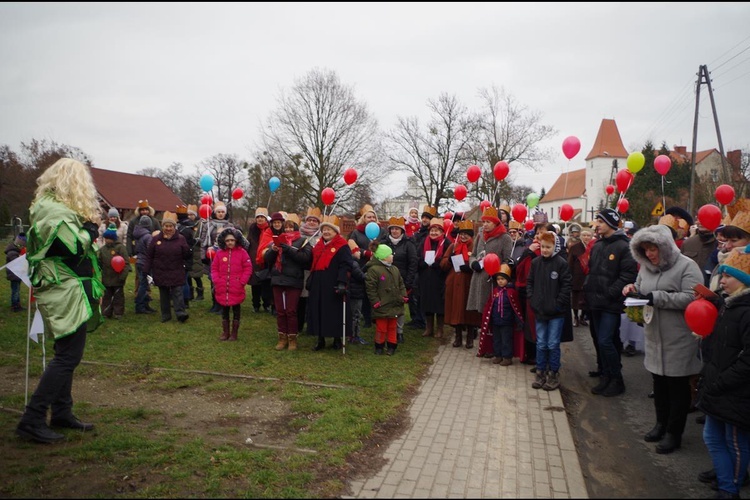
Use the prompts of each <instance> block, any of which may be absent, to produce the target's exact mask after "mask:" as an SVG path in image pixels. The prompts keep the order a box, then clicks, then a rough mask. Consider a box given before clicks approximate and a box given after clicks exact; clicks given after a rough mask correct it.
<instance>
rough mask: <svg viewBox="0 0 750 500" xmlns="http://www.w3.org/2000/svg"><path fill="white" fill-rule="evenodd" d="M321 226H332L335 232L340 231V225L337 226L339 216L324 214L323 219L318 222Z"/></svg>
mask: <svg viewBox="0 0 750 500" xmlns="http://www.w3.org/2000/svg"><path fill="white" fill-rule="evenodd" d="M320 225H321V226H332V227H333V229H335V230H336V232H337V233H340V232H341V226H339V218H338V216H336V215H324V216H323V220H322V221H321V223H320Z"/></svg>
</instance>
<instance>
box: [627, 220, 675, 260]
mask: <svg viewBox="0 0 750 500" xmlns="http://www.w3.org/2000/svg"><path fill="white" fill-rule="evenodd" d="M643 243H653V244H654V245H656V246H657V247H659V265H658V266H654V265H653V264H652V263H651V261H650V260H648V258H646V251H645V250H644V249H643V248H641V244H643ZM630 252H631V253H632V254H633V258H634V259H635V260H636V262H638V264H640V265H641V266H643V267H646V268H647V269H649V270H650V271H652V272H659V271H666V270H667V269H669V268H670V267H672V266H673V265H675V263H676V262H677V261H678V260H679V258H680V255H682V254H681V253H680V249H679V248H678V247H677V244H676V243H675V242H674V239H673V238H672V231H671V230H670V229H669V227H667V226H665V225H663V224H654V225H652V226H648V227H645V228H643V229H641V230H639V231H638V232H637V233H635V234H634V235H633V237H632V238H631V240H630Z"/></svg>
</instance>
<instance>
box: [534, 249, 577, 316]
mask: <svg viewBox="0 0 750 500" xmlns="http://www.w3.org/2000/svg"><path fill="white" fill-rule="evenodd" d="M571 282H572V276H571V274H570V268H569V267H568V262H567V261H566V260H565V258H564V257H562V256H561V255H560V254H559V253H558V254H555V255H552V256H551V257H542V256H541V255H539V256H537V257H535V258H534V260H532V261H531V272H529V277H528V279H527V280H526V293H527V297H528V300H530V301H531V309H533V311H534V314H535V317H536V318H537V319H540V320H550V319H553V318H560V317H563V316H564V315H565V314H568V315H570V291H571V289H572V286H571Z"/></svg>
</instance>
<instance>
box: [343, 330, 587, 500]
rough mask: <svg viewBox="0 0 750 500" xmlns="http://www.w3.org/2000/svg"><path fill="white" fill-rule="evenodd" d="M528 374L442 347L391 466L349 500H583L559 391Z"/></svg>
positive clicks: (390, 455)
mask: <svg viewBox="0 0 750 500" xmlns="http://www.w3.org/2000/svg"><path fill="white" fill-rule="evenodd" d="M529 368H530V367H529V366H527V365H522V364H520V363H518V362H517V360H514V364H513V365H512V366H508V367H504V366H499V365H493V364H491V360H489V359H481V360H480V359H479V358H477V357H476V348H474V349H472V350H467V349H465V348H463V347H462V348H460V349H459V348H454V347H452V346H451V345H450V344H446V345H443V346H441V347H440V350H439V351H438V354H437V356H436V358H435V363H434V364H433V365H432V367H431V368H430V372H429V375H428V376H427V377H426V379H425V380H424V382H423V384H422V386H421V388H420V390H419V393H418V394H417V396H416V397H415V399H414V401H413V402H412V404H411V406H410V408H409V414H410V417H411V425H410V427H409V428H408V429H407V430H406V431H405V432H404V434H403V435H402V436H401V437H399V438H398V439H396V440H395V441H394V442H393V443H392V444H391V445H390V446H389V447H388V449H387V450H386V452H385V454H384V456H385V458H386V459H387V461H388V462H387V464H386V465H385V466H384V467H383V468H382V469H381V470H380V471H378V472H377V473H376V474H375V475H374V476H372V477H366V478H355V479H354V480H353V481H351V482H350V486H351V489H352V492H353V495H352V496H350V497H345V498H502V497H505V498H540V497H542V498H587V497H588V493H587V491H586V484H585V482H584V480H583V474H582V473H581V466H580V463H579V462H578V455H577V454H576V449H575V445H574V443H573V437H572V434H571V432H570V426H569V425H568V419H567V416H566V414H565V411H564V407H563V402H562V397H561V395H560V391H559V390H557V391H551V392H547V391H544V390H542V389H539V390H535V389H532V388H531V382H532V381H533V380H534V374H532V373H530V372H529ZM562 382H563V384H564V383H565V380H564V379H563V381H562Z"/></svg>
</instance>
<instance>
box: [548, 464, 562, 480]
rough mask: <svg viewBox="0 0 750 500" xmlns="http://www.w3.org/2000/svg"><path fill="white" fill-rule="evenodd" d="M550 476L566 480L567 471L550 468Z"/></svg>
mask: <svg viewBox="0 0 750 500" xmlns="http://www.w3.org/2000/svg"><path fill="white" fill-rule="evenodd" d="M549 476H550V477H551V478H552V479H563V480H564V479H565V470H564V469H563V468H562V467H554V466H550V468H549Z"/></svg>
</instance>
